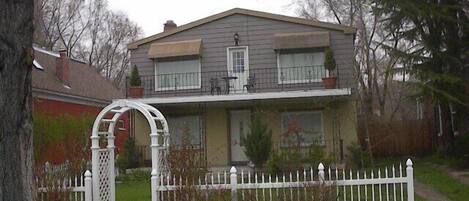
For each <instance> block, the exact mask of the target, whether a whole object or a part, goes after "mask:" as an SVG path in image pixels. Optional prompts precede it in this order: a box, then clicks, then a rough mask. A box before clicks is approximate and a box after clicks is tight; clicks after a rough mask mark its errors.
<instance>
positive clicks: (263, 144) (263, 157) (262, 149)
mask: <svg viewBox="0 0 469 201" xmlns="http://www.w3.org/2000/svg"><path fill="white" fill-rule="evenodd" d="M241 142H242V143H243V144H244V149H245V150H244V153H246V156H247V157H248V158H249V160H251V161H252V162H253V163H254V165H255V166H256V167H257V168H260V167H262V166H263V165H264V164H265V162H266V161H267V160H268V159H269V156H270V153H271V151H272V130H269V129H268V127H267V124H265V123H264V122H263V121H262V120H261V119H260V118H259V117H256V118H254V120H253V121H252V123H251V127H250V132H249V133H248V134H247V135H246V136H245V137H242V138H241Z"/></svg>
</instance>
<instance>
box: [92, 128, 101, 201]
mask: <svg viewBox="0 0 469 201" xmlns="http://www.w3.org/2000/svg"><path fill="white" fill-rule="evenodd" d="M90 138H91V173H92V179H93V182H92V183H93V197H94V201H99V200H98V195H99V136H91V137H90Z"/></svg>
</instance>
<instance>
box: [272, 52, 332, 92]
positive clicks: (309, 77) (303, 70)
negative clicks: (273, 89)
mask: <svg viewBox="0 0 469 201" xmlns="http://www.w3.org/2000/svg"><path fill="white" fill-rule="evenodd" d="M277 59H278V61H277V63H278V68H279V75H278V77H279V83H281V84H283V83H287V84H288V83H292V84H294V83H308V82H320V81H321V78H323V77H324V75H325V72H326V71H325V69H324V52H323V51H321V52H289V51H280V52H278V55H277Z"/></svg>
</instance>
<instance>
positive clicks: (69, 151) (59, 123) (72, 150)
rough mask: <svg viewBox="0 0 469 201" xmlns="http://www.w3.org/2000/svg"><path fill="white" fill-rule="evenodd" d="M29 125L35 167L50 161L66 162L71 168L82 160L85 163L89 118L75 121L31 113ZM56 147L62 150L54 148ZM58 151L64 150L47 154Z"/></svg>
mask: <svg viewBox="0 0 469 201" xmlns="http://www.w3.org/2000/svg"><path fill="white" fill-rule="evenodd" d="M33 124H34V156H35V161H36V164H37V165H43V164H44V163H45V162H46V161H50V160H68V161H69V162H70V163H72V166H75V165H76V166H80V165H82V161H83V160H87V154H88V153H89V148H88V147H89V136H90V132H91V127H92V126H93V117H92V116H91V115H86V114H84V115H82V116H79V117H76V116H70V115H62V116H52V115H49V114H44V113H35V114H34V117H33ZM60 144H61V145H63V146H57V145H60ZM60 147H63V149H64V150H55V152H50V151H49V150H50V149H57V148H60ZM46 153H48V155H46ZM52 153H54V154H53V155H52ZM75 163H76V164H75ZM73 168H75V167H73ZM76 168H77V169H79V167H76ZM80 171H81V170H80Z"/></svg>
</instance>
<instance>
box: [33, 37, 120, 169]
mask: <svg viewBox="0 0 469 201" xmlns="http://www.w3.org/2000/svg"><path fill="white" fill-rule="evenodd" d="M33 66H34V68H33V71H32V92H33V110H34V113H35V114H45V115H51V116H55V117H61V116H63V115H70V116H76V117H78V116H82V115H91V116H96V115H97V114H98V113H99V112H100V111H101V109H102V108H104V107H105V106H106V105H108V104H109V103H111V102H112V100H113V99H118V98H122V97H123V96H124V95H123V93H122V92H121V91H120V90H119V89H117V88H116V87H115V86H114V85H113V84H112V82H111V81H109V80H107V79H105V78H104V77H102V76H101V75H100V74H99V73H98V72H97V71H96V70H95V69H94V68H93V67H90V66H89V65H87V64H86V63H84V62H81V61H78V60H75V59H71V58H69V57H67V55H66V54H65V53H64V52H60V53H55V52H51V51H47V50H45V49H42V48H39V47H36V46H34V61H33ZM128 123H129V120H128V116H127V115H126V116H124V117H123V118H122V119H121V120H120V121H119V125H118V127H119V129H116V133H115V135H116V136H117V138H116V140H117V142H116V144H117V147H118V149H119V148H121V147H123V143H124V141H125V140H126V139H127V137H128V130H129V129H128V127H129V126H128ZM90 128H91V127H90ZM59 148H60V146H59V147H58V149H59ZM62 148H63V147H62ZM64 149H66V147H65V148H64ZM58 151H60V150H50V152H51V153H50V155H53V153H54V152H58ZM46 158H47V156H46ZM51 158H53V159H55V160H56V161H53V162H56V163H59V162H61V160H63V159H61V158H60V157H59V158H54V157H52V156H51Z"/></svg>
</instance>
